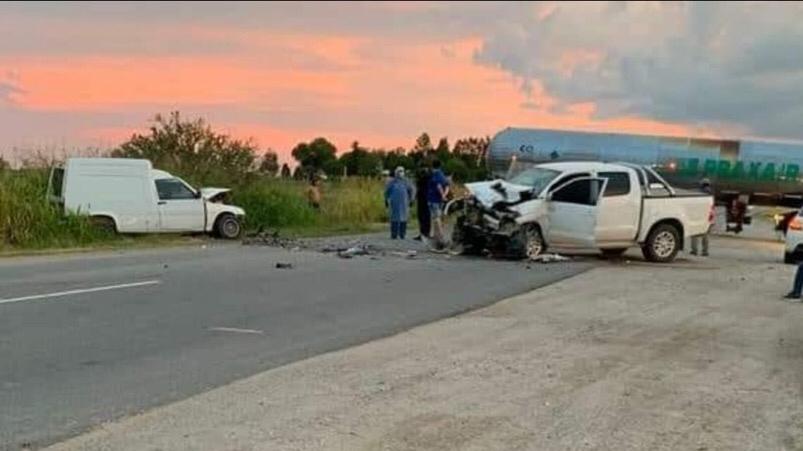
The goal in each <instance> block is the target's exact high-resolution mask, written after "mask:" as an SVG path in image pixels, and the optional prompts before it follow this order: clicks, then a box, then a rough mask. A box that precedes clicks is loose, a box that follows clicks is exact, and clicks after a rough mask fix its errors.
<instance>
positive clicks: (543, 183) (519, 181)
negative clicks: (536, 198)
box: [508, 168, 560, 195]
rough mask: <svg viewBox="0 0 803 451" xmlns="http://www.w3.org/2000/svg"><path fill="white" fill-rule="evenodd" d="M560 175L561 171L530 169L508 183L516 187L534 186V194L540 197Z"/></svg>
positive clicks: (515, 176)
mask: <svg viewBox="0 0 803 451" xmlns="http://www.w3.org/2000/svg"><path fill="white" fill-rule="evenodd" d="M559 175H560V172H559V171H555V170H552V169H544V168H530V169H525V170H523V171H521V172H519V173H518V174H516V175H514V176H513V177H511V178H510V180H508V181H509V182H510V183H515V184H516V185H524V186H532V187H533V192H534V193H535V194H536V195H538V194H541V191H543V190H544V188H546V187H547V186H548V185H549V183H550V182H552V180H555V178H556V177H557V176H559Z"/></svg>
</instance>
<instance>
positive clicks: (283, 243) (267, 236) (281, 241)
mask: <svg viewBox="0 0 803 451" xmlns="http://www.w3.org/2000/svg"><path fill="white" fill-rule="evenodd" d="M243 244H245V245H260V246H271V247H281V248H285V249H291V250H293V251H297V250H301V247H302V246H301V244H302V243H301V242H300V241H299V240H297V239H294V238H286V237H283V236H281V235H280V234H279V231H278V230H274V231H267V230H264V229H263V228H262V227H260V228H259V229H258V230H257V231H256V232H255V233H250V234H247V235H246V236H245V238H243Z"/></svg>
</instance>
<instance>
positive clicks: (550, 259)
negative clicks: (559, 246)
mask: <svg viewBox="0 0 803 451" xmlns="http://www.w3.org/2000/svg"><path fill="white" fill-rule="evenodd" d="M571 260H572V259H571V258H570V257H566V256H563V255H560V254H539V255H536V256H534V257H531V258H530V261H533V262H539V263H555V262H568V261H571Z"/></svg>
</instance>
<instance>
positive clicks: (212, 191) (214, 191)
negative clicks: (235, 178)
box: [201, 188, 231, 200]
mask: <svg viewBox="0 0 803 451" xmlns="http://www.w3.org/2000/svg"><path fill="white" fill-rule="evenodd" d="M229 191H231V189H229V188H201V196H203V197H204V199H207V200H208V199H211V198H213V197H215V196H217V195H218V194H222V193H228V192H229Z"/></svg>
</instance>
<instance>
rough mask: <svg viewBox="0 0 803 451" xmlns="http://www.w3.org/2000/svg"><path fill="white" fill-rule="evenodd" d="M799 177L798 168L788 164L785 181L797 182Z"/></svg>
mask: <svg viewBox="0 0 803 451" xmlns="http://www.w3.org/2000/svg"><path fill="white" fill-rule="evenodd" d="M799 175H800V166H798V165H796V164H789V165H787V166H786V180H797V177H798V176H799Z"/></svg>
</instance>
